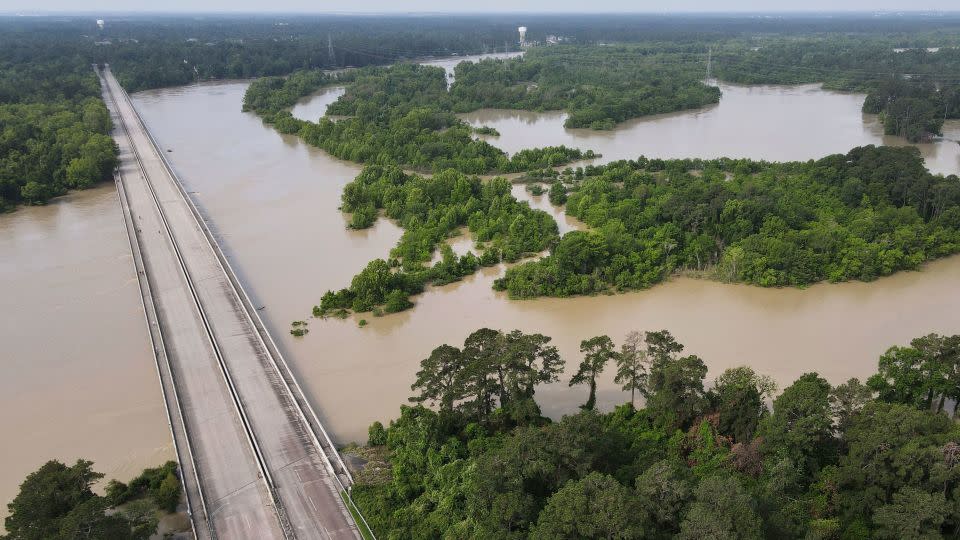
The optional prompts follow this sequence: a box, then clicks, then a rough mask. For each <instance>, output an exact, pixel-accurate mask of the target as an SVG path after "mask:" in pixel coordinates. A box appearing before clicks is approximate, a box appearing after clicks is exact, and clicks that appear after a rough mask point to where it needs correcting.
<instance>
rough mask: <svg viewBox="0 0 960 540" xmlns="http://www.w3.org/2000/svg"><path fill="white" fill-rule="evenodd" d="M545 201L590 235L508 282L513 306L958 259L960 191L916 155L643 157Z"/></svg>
mask: <svg viewBox="0 0 960 540" xmlns="http://www.w3.org/2000/svg"><path fill="white" fill-rule="evenodd" d="M554 186H555V187H553V188H551V196H553V193H554V190H556V197H557V199H556V200H559V198H566V211H567V213H568V214H570V215H572V216H575V217H576V218H577V219H579V220H581V221H583V222H584V223H586V224H587V225H589V227H590V228H589V230H585V231H573V232H569V233H567V234H565V235H564V236H563V237H562V238H560V239H559V240H558V241H557V242H556V244H555V245H553V246H552V247H551V251H550V255H549V256H547V257H544V258H542V259H540V260H537V261H530V262H525V263H523V264H520V265H517V266H514V267H512V268H510V269H508V270H507V272H506V275H505V276H504V277H503V278H501V279H499V280H497V281H496V282H495V287H496V288H498V289H501V290H506V291H509V292H510V295H511V296H512V297H515V298H530V297H536V296H571V295H579V294H593V293H597V292H601V291H607V290H618V291H624V290H633V289H642V288H646V287H650V286H651V285H654V284H656V283H659V282H660V281H662V280H664V279H666V278H667V277H669V276H670V275H672V274H674V273H676V272H696V273H700V274H705V275H707V276H710V277H713V278H716V279H720V280H724V281H735V282H744V283H750V284H753V285H760V286H765V287H770V286H803V285H808V284H812V283H816V282H819V281H824V280H829V281H834V282H837V281H847V280H861V281H868V280H872V279H875V278H877V277H880V276H885V275H889V274H891V273H894V272H897V271H900V270H911V269H916V268H918V267H919V266H920V265H921V264H923V263H924V262H926V261H929V260H932V259H936V258H939V257H944V256H947V255H950V254H953V253H956V252H957V251H958V250H960V179H958V178H957V176H956V175H950V176H946V177H945V176H942V175H933V174H930V173H929V172H928V171H927V170H926V169H925V168H924V165H923V159H922V158H921V156H920V153H919V151H918V150H917V149H916V148H911V147H900V148H895V147H874V146H866V147H862V148H855V149H853V150H851V151H850V152H849V153H847V154H845V155H844V154H836V155H832V156H827V157H825V158H822V159H820V160H816V161H808V162H788V163H767V162H758V161H751V160H745V159H736V160H735V159H728V158H721V159H716V160H660V159H646V158H643V157H641V158H640V159H637V160H630V161H618V162H614V163H610V164H607V165H602V166H587V167H585V168H583V169H582V170H578V171H576V172H573V171H567V173H566V174H563V175H560V178H559V179H558V180H556V181H555V182H554Z"/></svg>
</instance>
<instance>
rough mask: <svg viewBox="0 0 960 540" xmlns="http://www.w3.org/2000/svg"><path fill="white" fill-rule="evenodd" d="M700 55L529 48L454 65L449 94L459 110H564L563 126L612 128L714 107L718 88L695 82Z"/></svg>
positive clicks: (675, 49) (642, 49)
mask: <svg viewBox="0 0 960 540" xmlns="http://www.w3.org/2000/svg"><path fill="white" fill-rule="evenodd" d="M702 52H703V46H702V45H698V44H691V45H684V44H657V43H651V44H643V45H616V46H602V47H601V46H594V47H583V46H568V45H557V46H552V47H535V48H532V49H529V50H528V51H527V53H526V54H525V56H524V57H522V58H514V59H510V60H484V61H481V62H463V63H461V64H459V65H458V66H457V68H456V78H455V82H454V84H453V86H452V87H451V89H450V94H451V96H452V97H453V99H454V100H455V101H456V105H455V109H456V110H457V111H458V112H467V111H473V110H476V109H479V108H483V107H487V108H498V109H525V110H537V111H542V110H551V109H553V110H555V109H565V110H567V111H568V112H569V116H568V117H567V119H566V122H565V125H566V127H568V128H592V129H612V128H613V127H614V125H615V124H617V123H619V122H622V121H624V120H628V119H630V118H637V117H640V116H647V115H651V114H659V113H668V112H676V111H679V110H684V109H695V108H698V107H703V106H704V105H708V104H711V103H717V102H718V101H720V89H719V88H717V87H715V86H707V85H705V84H703V83H702V82H701V80H702V79H703V76H704V69H703V62H704V58H703V55H702Z"/></svg>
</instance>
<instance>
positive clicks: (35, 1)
mask: <svg viewBox="0 0 960 540" xmlns="http://www.w3.org/2000/svg"><path fill="white" fill-rule="evenodd" d="M900 10H913V11H917V10H942V11H956V10H960V1H958V0H659V1H655V0H632V1H631V0H592V1H586V2H585V1H584V0H483V1H481V2H467V1H465V0H352V1H349V2H343V1H342V0H339V1H329V0H163V1H158V0H2V1H0V12H17V11H24V12H38V11H70V12H77V11H101V12H108V11H151V12H157V11H164V12H171V11H172V12H187V11H190V12H198V11H199V12H228V11H229V12H254V11H256V12H263V11H269V12H282V11H295V12H328V11H339V12H342V11H351V12H417V11H429V12H465V11H469V12H476V11H485V12H489V11H500V12H507V11H513V12H516V11H520V12H524V11H536V12H587V11H589V12H601V11H602V12H611V11H630V12H683V11H687V12H689V11H763V12H770V11H900Z"/></svg>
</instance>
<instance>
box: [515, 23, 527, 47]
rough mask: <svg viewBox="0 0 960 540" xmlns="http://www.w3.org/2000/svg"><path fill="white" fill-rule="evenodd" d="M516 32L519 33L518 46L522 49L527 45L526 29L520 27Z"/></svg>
mask: <svg viewBox="0 0 960 540" xmlns="http://www.w3.org/2000/svg"><path fill="white" fill-rule="evenodd" d="M517 31H519V32H520V46H521V47H523V46H524V45H526V44H527V27H526V26H521V27H520V28H517Z"/></svg>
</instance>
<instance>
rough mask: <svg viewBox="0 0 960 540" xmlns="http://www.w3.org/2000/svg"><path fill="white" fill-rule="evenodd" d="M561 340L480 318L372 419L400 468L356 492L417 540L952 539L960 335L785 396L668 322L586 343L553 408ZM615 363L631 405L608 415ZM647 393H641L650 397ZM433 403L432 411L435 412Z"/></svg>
mask: <svg viewBox="0 0 960 540" xmlns="http://www.w3.org/2000/svg"><path fill="white" fill-rule="evenodd" d="M550 341H551V340H550V338H549V337H547V336H543V335H541V334H525V333H523V332H520V331H516V330H515V331H512V332H509V333H507V332H501V331H497V330H491V329H488V328H483V329H480V330H477V331H476V332H474V333H472V334H471V335H470V336H468V337H467V338H466V339H465V340H464V342H463V345H462V347H455V346H451V345H441V346H440V347H437V348H436V349H434V350H433V352H432V353H431V354H430V356H429V357H427V358H425V359H424V360H423V361H422V362H421V364H420V368H421V369H420V371H419V372H418V373H417V376H416V380H415V382H414V383H413V385H412V386H411V389H412V390H413V391H414V392H415V393H414V395H413V396H412V397H411V398H410V400H411V401H412V402H414V403H416V405H415V406H413V407H408V406H403V407H401V412H400V417H399V418H397V419H396V420H393V421H391V422H390V425H389V426H388V427H385V426H383V425H382V424H380V423H379V422H375V423H374V424H373V425H371V427H370V430H369V435H370V440H369V441H368V444H369V445H370V446H371V447H375V448H382V449H383V455H384V461H383V463H382V464H381V465H382V466H385V467H386V468H387V470H388V471H389V473H388V474H385V475H382V476H380V477H379V478H374V477H365V476H364V475H363V474H362V473H361V475H360V477H359V478H369V480H361V481H360V482H358V483H357V484H356V485H355V486H354V490H353V498H354V500H355V501H356V502H357V504H358V505H359V507H360V508H361V509H362V510H363V512H364V515H365V517H366V519H367V520H368V522H369V523H370V524H371V526H372V528H373V530H374V531H375V532H376V533H377V534H378V535H380V536H385V537H394V536H396V537H404V538H441V537H442V538H451V537H454V538H468V537H469V538H527V537H529V538H654V539H655V538H689V539H697V538H742V539H754V538H756V539H759V538H890V539H894V538H896V539H901V538H913V539H920V538H941V537H952V536H955V535H957V534H958V533H960V505H958V502H960V424H958V423H957V421H956V420H957V418H958V417H957V409H956V407H955V406H954V407H953V418H952V419H951V417H950V415H949V414H947V413H945V412H944V411H943V409H944V405H943V404H944V403H946V402H950V401H952V402H953V403H956V402H957V400H958V399H960V336H939V335H936V334H931V335H928V336H924V337H921V338H918V339H915V340H913V342H911V344H910V346H907V347H893V348H891V349H890V350H889V351H888V352H887V353H886V354H884V356H883V357H882V358H881V360H880V362H879V366H878V372H877V373H876V374H874V375H873V376H871V377H870V378H869V379H868V380H867V383H866V384H863V383H861V382H860V381H859V380H858V379H850V380H849V381H847V382H845V383H843V384H840V385H837V386H833V385H831V384H830V383H828V382H827V381H826V380H824V379H823V378H822V377H821V376H819V375H818V374H816V373H806V374H804V375H802V376H800V377H799V378H798V379H797V380H796V381H794V382H793V383H792V384H791V385H789V386H788V387H787V388H785V389H784V390H783V391H782V392H780V393H779V394H777V387H776V385H775V384H774V383H773V381H772V380H771V379H770V378H769V377H766V376H763V375H760V374H758V373H756V372H755V371H754V370H753V369H751V368H749V367H745V366H741V367H736V368H731V369H727V370H725V371H724V372H723V373H721V374H720V375H719V376H718V377H717V378H716V379H714V380H713V381H712V384H709V385H708V384H707V382H706V375H707V368H706V366H705V364H704V362H703V361H702V360H701V359H700V358H699V357H698V356H696V355H685V354H684V346H683V345H682V344H680V343H679V342H677V340H676V339H675V338H674V337H673V336H672V335H671V334H670V332H668V331H665V330H661V331H654V332H632V333H631V334H629V335H628V336H627V337H626V338H625V340H624V342H623V343H622V344H621V346H620V347H619V348H616V347H615V344H614V343H613V341H612V340H611V339H610V338H609V337H608V336H597V337H593V338H589V339H585V340H584V341H583V342H582V343H581V347H580V351H581V353H582V355H583V358H582V361H581V363H580V365H579V367H578V369H577V371H576V372H575V373H574V374H573V375H572V377H571V378H570V379H564V381H565V382H567V383H568V384H569V385H571V386H573V385H579V384H584V385H586V386H587V387H588V397H587V399H586V402H585V403H584V405H583V406H582V411H581V412H579V413H577V414H574V415H570V416H565V417H563V419H561V420H560V421H557V422H554V421H551V420H550V419H548V418H545V417H543V416H542V415H541V414H540V409H539V407H538V405H537V403H536V400H535V398H534V395H535V390H536V388H537V387H538V386H539V385H541V384H545V383H555V382H559V381H560V376H561V374H562V372H563V365H564V362H563V360H562V359H561V358H560V356H559V354H558V351H557V349H556V348H555V347H554V346H552V345H550ZM608 367H609V368H610V369H615V370H616V375H615V381H616V382H617V383H618V384H620V385H621V386H622V388H623V389H624V391H625V392H628V393H629V394H628V395H629V398H630V400H629V401H628V402H627V403H625V404H624V405H621V406H618V407H616V408H615V409H614V410H612V411H610V412H598V411H596V410H594V403H595V388H596V378H597V376H598V375H600V373H602V372H603V371H604V370H605V369H607V368H608ZM635 398H642V401H643V406H642V407H638V406H636V402H637V401H636V400H635ZM424 404H429V405H431V407H430V408H427V407H425V406H424Z"/></svg>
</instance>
